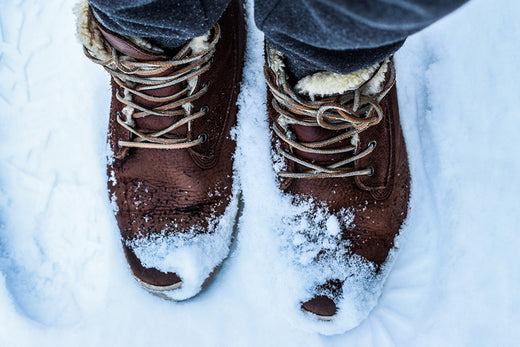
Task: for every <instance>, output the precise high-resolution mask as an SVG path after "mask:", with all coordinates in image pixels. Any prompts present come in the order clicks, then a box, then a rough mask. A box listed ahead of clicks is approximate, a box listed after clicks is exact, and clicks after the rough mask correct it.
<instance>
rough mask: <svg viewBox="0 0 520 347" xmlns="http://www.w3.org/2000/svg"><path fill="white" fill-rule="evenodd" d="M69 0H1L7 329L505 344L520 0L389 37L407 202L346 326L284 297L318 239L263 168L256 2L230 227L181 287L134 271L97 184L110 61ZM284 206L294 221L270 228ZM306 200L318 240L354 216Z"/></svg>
mask: <svg viewBox="0 0 520 347" xmlns="http://www.w3.org/2000/svg"><path fill="white" fill-rule="evenodd" d="M73 6H74V0H61V1H59V0H47V1H45V2H41V1H35V0H33V1H30V0H13V1H2V2H0V124H1V126H0V346H143V345H159V344H160V345H175V346H270V345H273V346H325V345H326V346H345V345H352V346H378V347H379V346H490V345H493V346H515V345H517V344H518V341H520V332H519V330H518V329H517V326H518V323H519V322H520V296H519V295H518V293H519V292H520V272H519V271H518V268H519V267H520V257H519V256H518V248H519V247H520V232H519V228H520V227H519V225H520V203H519V202H518V196H520V183H518V179H517V176H519V174H520V155H519V153H518V149H517V145H516V141H517V140H518V130H519V129H520V110H519V108H518V99H519V98H520V83H518V80H519V79H520V70H519V69H518V67H517V64H518V61H520V50H519V49H518V42H519V39H520V21H518V18H519V17H520V3H518V2H517V1H514V0H505V1H502V2H500V4H497V3H496V2H494V1H492V0H473V1H471V2H470V3H469V4H467V5H466V6H464V7H462V8H461V9H459V10H458V11H456V12H455V13H453V14H451V15H449V16H448V17H446V18H444V19H442V20H441V21H439V22H437V23H435V24H434V25H432V26H431V27H429V28H427V29H426V30H424V31H422V32H421V33H419V34H416V35H414V36H412V37H410V38H409V39H408V40H407V42H406V44H405V45H404V47H403V48H402V49H401V50H400V51H399V52H398V53H397V54H396V67H397V84H398V93H399V104H400V109H401V117H402V125H403V130H404V133H405V137H406V141H407V146H408V152H409V157H410V165H411V171H412V177H413V182H412V197H411V202H410V204H411V209H410V213H409V217H408V220H407V223H406V226H405V228H404V230H403V234H402V235H403V237H401V238H400V239H399V248H400V250H399V252H397V253H395V254H394V258H393V259H392V260H393V262H394V266H393V268H392V269H391V271H390V272H389V274H388V277H387V280H386V282H385V284H384V287H383V288H382V295H381V297H380V298H379V300H378V301H377V304H376V303H375V302H374V304H376V306H375V309H374V310H373V311H372V312H371V313H370V314H369V316H368V318H367V319H365V320H364V321H363V322H362V323H361V325H360V326H358V327H357V328H355V329H353V330H351V331H349V332H347V333H340V334H337V333H338V332H340V330H341V329H340V328H341V327H339V325H341V321H337V322H335V323H334V324H336V325H334V324H332V325H331V324H328V323H326V322H316V321H312V320H310V319H308V318H309V317H305V316H304V315H303V314H302V313H301V312H300V311H299V308H298V307H296V306H297V305H295V301H294V300H293V299H294V298H295V297H297V296H299V295H304V294H305V291H306V290H307V289H308V288H307V289H306V288H304V287H301V286H300V285H299V283H301V279H302V276H310V274H309V273H304V271H303V270H302V269H304V268H305V265H309V263H310V259H313V254H314V253H313V252H315V249H312V248H308V244H307V243H306V242H305V240H306V238H308V237H309V235H307V234H306V232H305V230H308V229H306V228H305V223H307V222H308V221H307V219H306V217H305V212H302V211H304V209H303V210H300V208H302V207H301V206H293V207H288V206H287V205H284V204H285V203H286V201H285V200H284V198H283V197H282V196H280V195H279V194H278V191H277V190H276V189H274V187H273V184H272V183H273V182H274V180H275V177H274V171H273V168H272V166H271V165H270V164H269V163H270V153H269V138H268V136H267V122H266V114H265V105H264V104H265V93H266V90H265V85H264V80H263V74H262V66H263V57H262V51H263V45H262V40H263V37H262V34H261V33H260V32H259V31H258V30H256V29H255V28H254V26H253V25H252V21H251V19H249V20H248V23H249V28H248V39H249V41H248V49H247V52H246V64H245V72H244V82H243V86H242V92H241V95H240V97H239V104H240V114H239V124H238V126H237V127H236V129H235V130H234V135H235V136H236V138H237V141H238V152H237V155H236V166H237V168H238V170H237V175H238V177H239V181H240V185H241V188H242V199H243V210H242V215H241V216H240V219H239V225H238V233H237V237H236V238H235V242H234V244H233V246H232V250H231V257H230V258H229V259H228V260H227V261H226V262H225V263H224V265H223V267H222V270H221V271H220V273H219V274H218V275H217V276H216V277H215V280H214V282H213V283H212V284H211V285H210V286H209V287H208V288H207V289H206V290H205V291H204V292H202V294H200V295H199V296H197V297H195V298H193V299H191V300H188V301H185V302H178V303H175V302H169V301H165V300H163V299H161V298H158V297H155V296H152V295H150V294H149V293H147V292H146V291H145V290H143V289H142V288H141V287H140V286H139V285H138V284H137V283H136V281H135V280H134V279H133V278H132V276H131V274H130V271H129V270H128V267H127V265H126V262H125V260H124V256H123V252H122V250H121V244H120V240H119V232H118V230H117V227H116V225H115V220H114V216H113V213H112V207H111V202H110V200H109V197H108V194H107V191H106V180H107V179H108V178H107V176H106V173H105V151H106V139H105V136H106V126H107V114H108V109H109V96H110V89H109V88H110V86H109V83H108V76H107V75H106V73H104V71H102V69H100V68H99V67H98V66H95V64H92V63H91V62H90V61H88V60H87V59H86V58H85V57H84V56H83V53H82V49H81V46H80V44H79V43H78V41H77V39H76V38H75V35H74V32H75V26H74V17H73V14H72V7H73ZM247 7H248V10H249V12H250V13H251V11H252V4H251V3H248V6H247ZM291 214H292V215H293V216H298V218H296V222H292V223H293V224H294V225H292V230H295V231H296V232H292V233H283V232H282V231H281V229H280V228H277V226H279V225H280V224H279V223H280V222H279V221H280V219H281V220H283V221H284V223H289V220H290V221H293V220H294V218H290V217H287V216H290V215H291ZM284 216H285V218H286V219H285V220H284V219H283V218H284ZM314 217H315V218H314V219H313V220H314V221H316V220H319V223H318V224H317V227H319V228H321V230H322V232H321V233H320V235H321V237H322V239H321V240H320V241H321V243H322V244H323V245H326V244H332V243H333V241H334V240H335V239H336V237H338V235H337V232H338V229H339V227H338V225H339V223H348V222H349V218H351V216H349V211H348V210H345V211H344V215H343V216H342V218H341V220H338V218H336V217H333V216H328V215H327V214H326V213H323V214H321V215H317V216H314ZM287 218H288V219H287ZM316 218H317V219H316ZM284 245H285V246H284ZM288 260H290V261H288ZM353 261H355V259H354V260H353ZM291 264H292V265H291ZM294 264H300V265H301V266H293V265H294ZM358 268H362V266H359V267H358ZM309 269H310V270H309V271H314V272H315V273H314V275H316V276H317V275H320V274H322V275H323V276H325V275H326V272H327V271H328V269H327V268H326V267H319V266H314V267H310V268H309ZM367 271H368V272H369V269H367ZM363 274H364V272H363V271H360V272H358V273H356V274H355V276H363ZM355 276H353V277H355ZM352 295H356V294H355V293H353V294H352ZM359 302H363V300H360V301H359ZM364 302H367V301H366V300H365V301H364ZM344 311H345V312H347V311H348V310H346V309H345V310H344ZM348 312H352V311H348ZM342 322H343V323H345V324H346V323H347V320H346V318H345V320H343V321H342ZM317 331H321V332H322V333H325V334H332V333H336V334H335V335H332V336H325V335H323V334H319V333H318V332H317Z"/></svg>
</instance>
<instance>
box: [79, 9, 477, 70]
mask: <svg viewBox="0 0 520 347" xmlns="http://www.w3.org/2000/svg"><path fill="white" fill-rule="evenodd" d="M229 1H230V0H133V1H128V0H89V3H90V5H91V6H92V8H93V9H94V11H95V13H96V14H97V15H98V17H99V18H100V20H101V22H102V23H103V24H104V25H105V26H106V27H107V28H109V29H111V30H112V31H114V32H117V33H119V34H122V35H129V36H140V37H146V38H149V39H150V40H152V41H154V42H155V43H156V44H159V45H161V46H163V47H166V48H174V47H178V46H180V45H182V44H184V43H185V42H186V41H188V40H189V39H191V38H193V37H196V36H200V35H202V34H204V33H206V32H207V31H208V30H210V29H211V28H212V27H213V26H214V25H215V23H216V22H217V21H218V19H219V18H220V16H221V15H222V13H223V12H224V10H225V8H226V6H227V4H228V3H229ZM466 1H467V0H256V1H255V22H256V25H257V27H258V28H259V29H260V30H262V31H263V32H264V34H265V37H266V40H267V42H268V43H269V44H271V45H273V46H274V47H275V48H277V49H278V50H280V51H281V52H282V53H284V55H285V56H286V58H287V64H288V66H289V69H290V71H291V72H292V73H293V74H294V75H295V76H296V77H298V78H299V77H302V76H304V75H307V74H309V73H311V72H314V71H320V70H326V71H334V72H337V73H342V74H346V73H349V72H352V71H355V70H359V69H361V68H365V67H367V66H370V65H373V64H375V63H377V62H380V61H382V60H384V59H385V58H387V57H389V56H390V55H392V54H393V53H395V51H397V49H399V48H400V47H401V46H402V44H403V43H404V40H405V39H406V38H407V37H408V36H409V35H411V34H413V33H415V32H417V31H419V30H421V29H423V28H425V27H426V26H428V25H430V24H431V23H433V22H435V21H436V20H438V19H439V18H441V17H442V16H444V15H446V14H448V13H450V12H451V11H453V10H455V9H456V8H457V7H459V6H461V5H462V4H463V3H465V2H466Z"/></svg>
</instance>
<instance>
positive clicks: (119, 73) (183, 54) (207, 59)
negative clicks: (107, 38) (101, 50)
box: [84, 24, 220, 149]
mask: <svg viewBox="0 0 520 347" xmlns="http://www.w3.org/2000/svg"><path fill="white" fill-rule="evenodd" d="M219 38H220V27H219V25H218V24H217V25H216V26H215V27H214V29H213V33H212V34H211V38H210V39H209V40H208V43H207V47H205V48H204V49H203V50H202V51H200V52H198V53H196V54H192V55H190V54H191V53H192V48H191V47H190V44H189V43H188V44H186V45H185V46H184V47H182V48H181V49H180V51H179V52H178V53H177V54H176V55H175V56H174V57H173V58H172V59H169V60H156V61H139V60H137V59H135V58H132V57H129V56H127V55H125V54H122V53H120V52H118V51H117V50H116V49H115V48H114V47H112V46H111V45H110V44H108V43H106V44H107V45H108V46H109V48H110V51H111V57H110V58H109V59H99V58H97V57H95V56H94V55H93V53H92V52H90V51H89V49H88V48H86V47H84V52H85V55H86V56H87V57H88V58H89V59H90V60H92V61H93V62H95V63H97V64H100V65H102V66H103V67H104V68H105V70H106V71H108V73H110V75H112V77H113V79H114V81H115V83H117V84H118V85H119V86H120V87H122V88H123V90H124V95H120V94H119V91H118V92H117V94H116V98H117V100H119V101H120V102H121V103H123V104H124V105H125V107H124V108H123V110H122V112H117V122H118V123H119V124H120V125H121V126H122V127H124V128H125V129H127V130H128V131H130V132H131V133H132V134H133V135H134V137H133V138H132V139H131V141H123V140H119V142H118V144H119V146H120V147H139V148H156V149H181V148H190V147H193V146H196V145H198V144H201V143H204V142H205V141H206V140H207V135H206V134H200V135H199V136H198V137H197V138H195V139H194V140H190V139H189V138H188V136H186V137H185V138H168V137H165V136H164V135H166V134H168V133H170V132H171V131H174V130H175V129H177V128H179V127H181V126H183V125H185V124H187V127H188V133H189V132H190V131H191V122H193V121H194V120H196V119H198V118H201V117H203V116H204V115H206V114H207V113H208V111H209V109H208V107H207V106H204V107H202V108H201V109H200V110H199V111H197V112H195V113H192V112H191V108H192V102H193V101H195V100H197V99H199V98H200V97H201V96H202V95H204V94H205V93H206V92H207V90H208V86H209V83H206V84H204V85H203V86H202V88H200V89H199V90H198V91H195V88H196V85H197V81H198V77H199V76H200V75H201V74H203V73H204V72H206V71H208V70H209V69H210V66H211V62H212V57H213V55H214V53H215V46H216V44H217V42H218V40H219ZM169 70H172V71H171V72H169ZM182 82H186V87H185V88H183V89H182V90H180V91H179V92H176V93H175V94H173V95H168V96H162V97H159V96H151V95H148V94H146V93H144V91H146V90H151V89H159V88H164V87H169V86H173V85H175V84H178V83H182ZM133 95H135V96H139V97H141V98H143V99H145V100H148V101H152V102H157V103H165V104H162V105H161V106H157V107H152V108H147V107H143V106H141V105H138V104H136V103H135V102H133V101H132V96H133ZM121 113H123V115H124V116H125V119H123V118H122V117H121ZM150 115H153V116H159V117H179V116H182V118H180V119H179V120H178V121H176V122H174V123H173V124H171V125H170V126H168V127H166V128H164V129H162V130H160V131H156V132H151V133H144V132H143V131H140V130H139V129H137V128H136V124H135V119H138V118H143V117H147V116H150Z"/></svg>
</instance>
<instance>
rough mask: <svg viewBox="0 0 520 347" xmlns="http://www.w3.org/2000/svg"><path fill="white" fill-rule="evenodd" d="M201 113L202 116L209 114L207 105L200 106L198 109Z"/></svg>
mask: <svg viewBox="0 0 520 347" xmlns="http://www.w3.org/2000/svg"><path fill="white" fill-rule="evenodd" d="M200 111H201V112H204V114H208V113H209V106H208V105H204V106H202V108H201V109H200Z"/></svg>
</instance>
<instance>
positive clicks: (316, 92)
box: [295, 60, 388, 99]
mask: <svg viewBox="0 0 520 347" xmlns="http://www.w3.org/2000/svg"><path fill="white" fill-rule="evenodd" d="M380 66H381V69H379V67H380ZM378 69H379V71H378V72H377V73H376V71H377V70H378ZM387 69H388V60H385V61H384V62H383V63H382V64H379V63H378V64H375V65H372V66H369V67H367V68H365V69H362V70H358V71H355V72H352V73H350V74H347V75H340V74H338V73H335V72H330V71H321V72H316V73H315V74H312V75H309V76H305V77H303V78H302V79H300V80H299V81H298V83H297V84H296V86H295V90H296V92H298V93H300V94H303V95H308V96H309V97H310V98H311V99H312V98H314V97H315V96H319V97H323V96H327V95H334V94H343V93H345V92H347V91H351V90H356V89H358V88H359V87H361V86H362V85H363V84H364V83H366V82H367V81H368V80H369V79H370V81H369V82H368V84H367V85H366V87H365V88H364V90H363V91H364V94H366V95H374V94H377V93H378V92H380V91H381V85H382V82H383V81H384V79H385V73H386V71H387ZM374 73H376V74H375V75H374Z"/></svg>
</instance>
